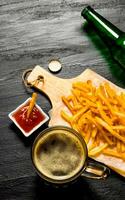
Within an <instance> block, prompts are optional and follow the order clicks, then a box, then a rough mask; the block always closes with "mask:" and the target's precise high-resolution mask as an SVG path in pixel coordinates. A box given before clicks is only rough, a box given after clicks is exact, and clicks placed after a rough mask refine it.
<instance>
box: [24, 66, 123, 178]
mask: <svg viewBox="0 0 125 200" xmlns="http://www.w3.org/2000/svg"><path fill="white" fill-rule="evenodd" d="M38 76H43V77H44V82H39V84H38V85H37V86H35V85H34V87H37V89H39V90H41V91H42V92H44V93H45V94H47V96H48V97H49V99H50V101H51V103H52V110H51V111H50V121H49V126H54V125H65V126H69V124H68V123H67V122H65V121H64V120H63V119H62V118H61V116H60V111H61V110H66V111H68V110H67V108H66V106H65V105H64V104H63V102H62V100H61V97H62V96H63V95H64V96H68V95H69V94H71V88H72V83H73V82H75V81H83V82H84V81H87V80H92V82H93V84H94V85H95V86H98V85H99V84H100V83H102V82H104V81H108V80H106V79H105V78H103V77H102V76H100V75H98V74H97V73H95V72H94V71H92V70H90V69H86V70H85V71H84V72H82V73H81V74H80V75H78V76H76V77H74V78H71V79H62V78H59V77H57V76H55V75H53V74H51V73H49V72H48V71H46V70H45V69H43V68H42V67H40V66H39V65H37V66H36V67H35V68H34V69H33V70H32V72H31V73H30V75H29V76H28V78H27V81H28V83H30V84H33V83H35V81H36V80H37V78H38ZM108 82H109V83H110V85H112V86H113V87H114V88H115V89H116V90H117V92H121V91H124V92H125V90H124V89H122V88H120V87H118V86H116V85H114V84H113V83H111V82H110V81H108ZM94 159H95V160H97V161H100V162H102V163H104V164H106V165H107V166H109V167H110V168H112V169H113V170H115V171H116V172H118V173H119V174H121V175H122V176H125V162H124V161H123V160H121V159H118V158H114V157H109V156H105V155H99V156H98V157H96V158H94Z"/></svg>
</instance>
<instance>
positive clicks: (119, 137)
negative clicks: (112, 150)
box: [95, 117, 125, 143]
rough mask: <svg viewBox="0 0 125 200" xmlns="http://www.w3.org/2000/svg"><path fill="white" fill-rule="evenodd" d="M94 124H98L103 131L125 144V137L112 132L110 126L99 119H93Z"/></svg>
mask: <svg viewBox="0 0 125 200" xmlns="http://www.w3.org/2000/svg"><path fill="white" fill-rule="evenodd" d="M95 119H96V122H98V123H99V124H100V125H101V126H103V127H104V128H105V129H107V130H108V131H109V132H110V133H111V134H112V135H113V136H114V137H116V138H118V139H119V140H121V141H122V142H124V143H125V137H123V136H121V135H119V134H118V133H117V132H116V131H114V130H113V129H112V128H111V126H109V125H108V124H107V123H106V122H105V121H104V120H102V119H101V118H99V117H95Z"/></svg>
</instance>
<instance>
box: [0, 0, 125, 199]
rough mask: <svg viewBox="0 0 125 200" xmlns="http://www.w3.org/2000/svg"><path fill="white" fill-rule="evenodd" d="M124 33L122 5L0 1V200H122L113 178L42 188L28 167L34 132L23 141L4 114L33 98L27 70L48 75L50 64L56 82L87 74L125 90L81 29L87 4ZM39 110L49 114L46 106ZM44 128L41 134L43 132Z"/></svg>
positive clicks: (97, 43)
mask: <svg viewBox="0 0 125 200" xmlns="http://www.w3.org/2000/svg"><path fill="white" fill-rule="evenodd" d="M88 3H89V4H90V5H91V6H93V7H94V8H95V9H96V10H97V11H98V12H99V13H100V14H102V15H103V16H104V17H105V18H107V19H109V20H110V21H111V22H112V23H114V24H116V25H117V26H118V27H119V28H120V29H122V30H123V31H125V1H124V0H119V1H117V0H96V1H93V0H90V1H87V0H53V1H49V0H1V1H0V199H2V200H15V199H20V200H28V199H38V200H39V199H47V198H48V197H49V196H50V197H51V198H52V199H60V197H63V199H66V197H67V195H70V198H73V199H91V200H95V199H96V200H101V199H103V200H119V199H120V200H124V199H125V179H124V178H123V177H121V176H119V175H118V174H116V173H115V172H111V176H110V177H109V178H108V179H107V180H105V181H102V180H101V181H96V180H90V179H84V180H79V182H77V183H76V184H75V185H72V186H69V187H68V188H63V189H54V188H51V187H49V186H45V185H44V184H43V182H42V181H41V180H40V178H39V177H38V176H37V175H36V173H35V171H34V169H33V166H32V162H31V155H30V153H31V146H32V143H33V141H34V139H35V137H36V136H37V134H38V132H36V133H34V134H33V135H32V136H31V137H29V138H27V139H26V138H24V137H23V136H22V134H21V133H20V132H19V130H18V128H16V127H15V125H14V124H13V123H12V122H11V121H10V120H9V118H8V113H9V112H11V111H12V110H14V109H15V108H16V107H17V106H18V105H19V104H21V103H22V102H23V101H24V100H25V99H27V98H28V97H29V96H30V95H31V93H28V92H27V91H26V90H25V87H24V85H23V84H22V79H21V76H22V73H23V71H24V70H25V69H28V68H32V67H34V66H35V65H36V64H40V65H41V66H43V67H44V68H45V69H47V70H48V62H49V60H50V59H51V58H59V59H60V61H61V62H62V64H63V68H62V71H61V72H60V73H59V74H57V76H59V77H63V78H69V77H74V76H76V75H78V74H80V73H81V72H83V71H84V70H85V69H86V68H88V67H89V68H90V69H92V70H94V71H95V72H97V73H99V74H100V75H102V76H104V77H105V78H107V79H109V80H110V81H112V82H113V83H115V84H117V85H119V86H122V87H125V76H124V74H125V72H124V71H122V70H121V69H120V68H119V66H118V65H117V64H116V63H115V62H114V61H113V60H112V58H111V56H110V55H109V52H108V50H107V48H106V47H105V45H104V44H103V42H102V41H101V40H100V38H98V36H97V35H96V34H95V33H94V32H93V30H92V29H91V27H89V26H83V23H84V22H85V20H84V19H83V18H82V17H81V14H80V13H81V10H82V8H84V7H85V6H86V5H87V4H88ZM39 104H40V106H41V107H42V108H43V110H44V111H45V112H46V113H47V112H48V111H49V110H50V104H49V102H48V100H46V98H45V97H43V96H42V95H41V96H40V97H39ZM46 127H47V125H45V126H42V127H41V129H39V131H41V130H43V129H44V128H46ZM68 198H69V197H68Z"/></svg>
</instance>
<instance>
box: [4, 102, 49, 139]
mask: <svg viewBox="0 0 125 200" xmlns="http://www.w3.org/2000/svg"><path fill="white" fill-rule="evenodd" d="M30 99H31V98H28V99H27V100H26V101H24V103H22V104H21V105H20V106H18V107H17V108H16V109H15V110H13V111H12V112H11V113H9V115H8V116H9V118H10V119H11V120H12V121H13V122H14V123H15V124H16V126H17V127H18V128H19V129H20V130H21V132H22V133H23V134H24V135H25V136H26V137H28V136H30V135H31V134H32V133H33V132H34V131H36V130H37V129H38V128H39V127H40V126H41V125H43V124H44V123H45V122H47V121H48V120H49V116H48V115H47V114H46V113H45V112H44V111H43V110H42V109H41V108H40V107H39V106H38V105H37V104H35V106H36V107H37V109H38V110H39V111H40V112H41V114H42V115H43V116H44V119H43V120H42V121H41V122H39V123H38V124H37V125H36V126H35V127H34V128H33V129H32V130H31V131H29V132H25V130H23V129H22V128H21V127H20V125H19V123H18V122H17V121H16V119H15V118H14V117H13V114H14V113H16V112H17V111H18V110H19V109H20V108H21V107H23V106H24V105H25V104H26V103H28V101H30Z"/></svg>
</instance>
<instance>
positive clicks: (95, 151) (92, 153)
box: [88, 144, 108, 156]
mask: <svg viewBox="0 0 125 200" xmlns="http://www.w3.org/2000/svg"><path fill="white" fill-rule="evenodd" d="M107 147H108V144H101V145H100V146H98V147H95V148H94V149H92V150H90V151H89V152H88V155H89V156H97V155H98V154H100V153H101V152H102V151H103V150H104V149H105V148H107Z"/></svg>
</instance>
